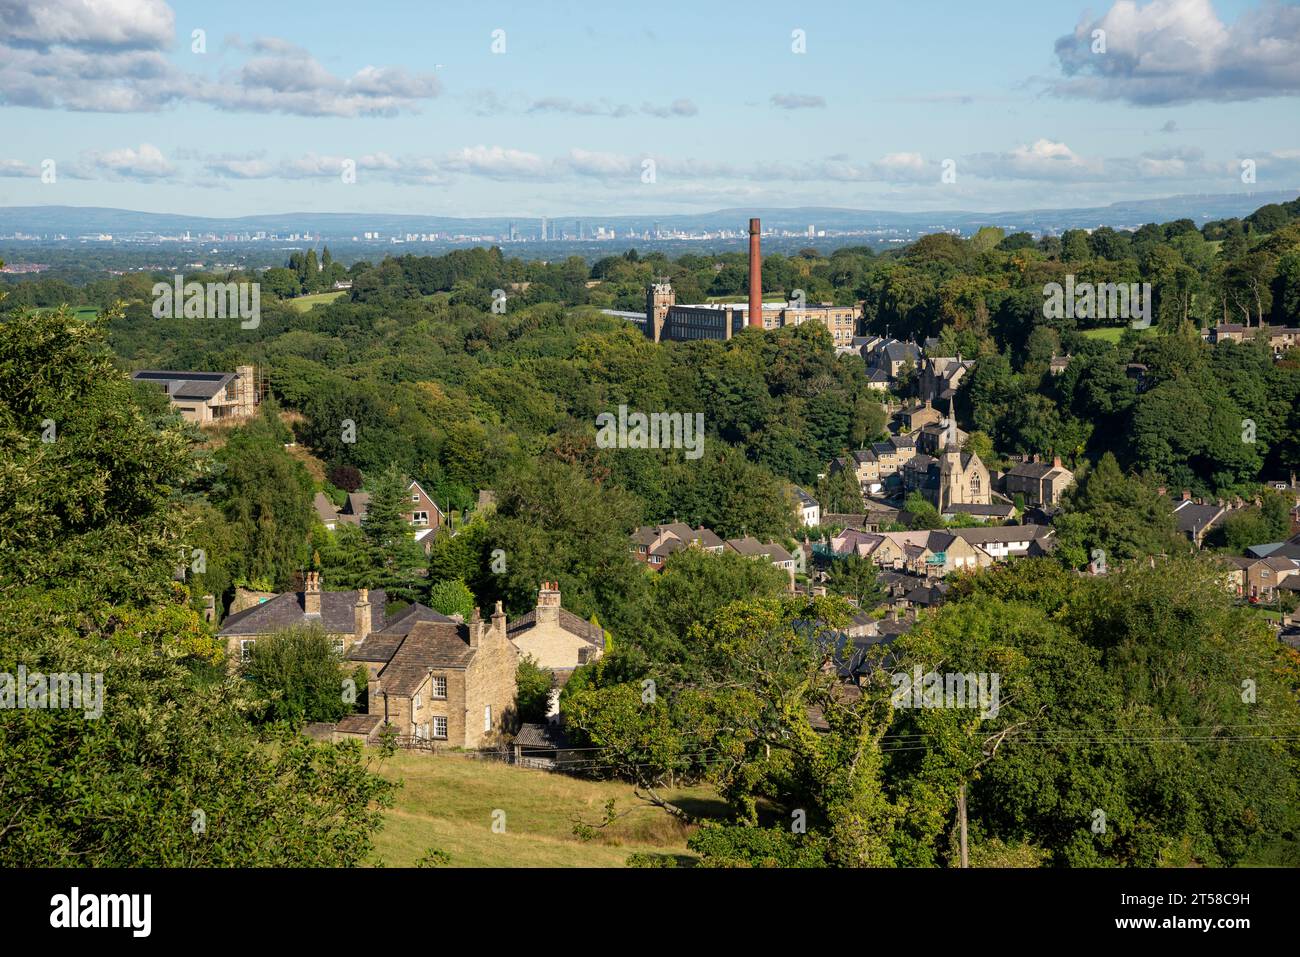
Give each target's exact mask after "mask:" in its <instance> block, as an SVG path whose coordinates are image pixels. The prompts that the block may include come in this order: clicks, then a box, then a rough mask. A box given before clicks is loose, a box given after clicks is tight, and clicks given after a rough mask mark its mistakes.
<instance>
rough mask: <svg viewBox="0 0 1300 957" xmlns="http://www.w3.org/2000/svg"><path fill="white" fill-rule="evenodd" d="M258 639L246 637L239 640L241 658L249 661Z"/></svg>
mask: <svg viewBox="0 0 1300 957" xmlns="http://www.w3.org/2000/svg"><path fill="white" fill-rule="evenodd" d="M255 644H257V641H256V640H255V639H253V638H244V639H243V640H241V641H240V642H239V660H240V661H247V660H248V659H249V658H250V657H252V654H253V646H254V645H255Z"/></svg>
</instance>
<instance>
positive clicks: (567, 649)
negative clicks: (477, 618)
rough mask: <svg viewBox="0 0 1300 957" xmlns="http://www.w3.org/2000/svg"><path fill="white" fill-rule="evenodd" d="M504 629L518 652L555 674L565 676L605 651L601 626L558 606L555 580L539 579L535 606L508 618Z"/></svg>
mask: <svg viewBox="0 0 1300 957" xmlns="http://www.w3.org/2000/svg"><path fill="white" fill-rule="evenodd" d="M506 633H507V634H508V635H509V636H510V640H511V641H513V642H514V644H515V647H516V648H517V649H519V654H520V655H521V656H522V655H531V656H532V658H533V660H534V661H536V662H537V664H538V666H539V667H541V668H545V669H546V670H547V671H550V672H554V673H556V674H557V676H559V675H564V676H565V677H567V675H569V674H572V673H573V670H574V669H575V668H577V667H578V666H580V665H585V664H586V663H587V662H589V661H595V660H596V659H597V658H599V657H600V656H601V655H602V654H604V653H605V630H604V629H603V628H601V627H599V626H598V625H593V624H592V623H591V622H589V621H584V620H583V619H582V618H579V617H578V616H577V615H575V614H574V613H573V612H571V611H568V610H566V609H565V608H563V607H562V605H561V598H560V583H559V582H542V585H541V587H540V588H539V589H538V590H537V607H536V608H534V609H533V610H532V611H530V612H528V613H527V614H524V615H520V616H519V617H518V618H516V619H515V620H514V621H512V622H511V623H510V627H509V628H508V629H506ZM561 683H563V682H561Z"/></svg>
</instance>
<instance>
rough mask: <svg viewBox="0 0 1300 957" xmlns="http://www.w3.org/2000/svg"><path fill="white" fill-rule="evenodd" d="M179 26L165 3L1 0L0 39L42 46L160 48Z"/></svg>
mask: <svg viewBox="0 0 1300 957" xmlns="http://www.w3.org/2000/svg"><path fill="white" fill-rule="evenodd" d="M175 22H176V17H175V15H174V14H173V13H172V10H171V7H169V6H167V4H166V3H164V2H163V0H0V37H3V38H5V39H9V40H15V41H20V42H22V43H29V44H37V45H42V46H48V45H52V44H77V45H82V46H92V47H162V46H166V45H167V44H169V43H170V42H171V40H172V35H173V33H174V31H175Z"/></svg>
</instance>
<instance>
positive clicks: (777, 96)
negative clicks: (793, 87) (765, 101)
mask: <svg viewBox="0 0 1300 957" xmlns="http://www.w3.org/2000/svg"><path fill="white" fill-rule="evenodd" d="M771 104H772V105H773V106H775V107H778V108H780V109H782V110H812V109H820V108H821V107H824V106H825V105H826V98H825V97H822V96H816V95H814V94H811V93H773V94H772V99H771Z"/></svg>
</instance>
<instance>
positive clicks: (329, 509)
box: [312, 492, 339, 524]
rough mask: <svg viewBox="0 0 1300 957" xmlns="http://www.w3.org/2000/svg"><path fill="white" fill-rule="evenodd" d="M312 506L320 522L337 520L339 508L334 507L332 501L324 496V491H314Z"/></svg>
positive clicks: (327, 522)
mask: <svg viewBox="0 0 1300 957" xmlns="http://www.w3.org/2000/svg"><path fill="white" fill-rule="evenodd" d="M312 507H313V508H315V509H316V517H317V518H319V519H320V520H321V521H322V522H324V523H326V524H329V523H330V522H333V521H337V520H338V517H339V510H338V509H337V508H335V507H334V503H333V502H331V501H330V500H329V499H328V498H327V497H326V495H325V493H324V492H317V493H316V497H315V498H314V499H312Z"/></svg>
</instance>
